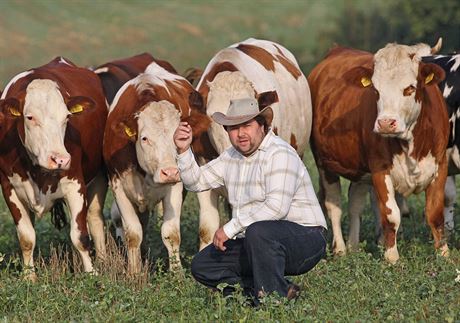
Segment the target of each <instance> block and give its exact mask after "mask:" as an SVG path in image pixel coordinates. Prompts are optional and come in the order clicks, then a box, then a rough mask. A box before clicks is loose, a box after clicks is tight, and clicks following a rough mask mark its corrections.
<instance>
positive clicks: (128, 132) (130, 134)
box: [125, 126, 136, 137]
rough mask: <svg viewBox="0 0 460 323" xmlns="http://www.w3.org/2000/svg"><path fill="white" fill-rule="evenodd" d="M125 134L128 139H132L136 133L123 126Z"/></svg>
mask: <svg viewBox="0 0 460 323" xmlns="http://www.w3.org/2000/svg"><path fill="white" fill-rule="evenodd" d="M125 133H126V134H127V135H128V137H132V136H135V135H136V132H135V131H133V130H132V129H131V128H130V127H128V126H125Z"/></svg>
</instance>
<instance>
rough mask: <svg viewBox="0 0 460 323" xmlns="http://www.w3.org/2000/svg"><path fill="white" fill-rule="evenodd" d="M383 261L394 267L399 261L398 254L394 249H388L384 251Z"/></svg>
mask: <svg viewBox="0 0 460 323" xmlns="http://www.w3.org/2000/svg"><path fill="white" fill-rule="evenodd" d="M385 260H386V261H388V262H389V263H390V264H392V265H394V264H396V263H397V262H398V260H399V253H398V249H396V247H392V248H389V249H387V250H386V251H385Z"/></svg>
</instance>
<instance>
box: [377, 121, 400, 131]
mask: <svg viewBox="0 0 460 323" xmlns="http://www.w3.org/2000/svg"><path fill="white" fill-rule="evenodd" d="M377 122H378V124H379V132H382V133H391V132H395V130H396V120H395V119H378V121H377Z"/></svg>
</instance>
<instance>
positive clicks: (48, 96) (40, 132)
mask: <svg viewBox="0 0 460 323" xmlns="http://www.w3.org/2000/svg"><path fill="white" fill-rule="evenodd" d="M92 106H94V102H93V101H92V100H91V99H89V98H85V97H73V98H69V99H67V100H65V99H64V97H63V96H62V94H61V91H60V90H59V86H58V85H57V83H56V82H54V81H51V80H47V79H36V80H33V81H32V82H30V83H29V85H28V86H27V89H26V94H25V97H24V98H23V99H17V98H7V99H5V100H4V102H3V103H2V107H1V109H2V111H3V113H4V114H5V116H6V117H8V118H11V119H16V120H18V121H20V122H18V128H19V129H18V130H19V134H20V137H21V141H22V142H23V144H24V147H25V148H26V151H27V153H28V155H29V157H30V159H31V160H32V163H33V164H35V165H39V166H40V167H42V168H44V169H47V170H68V169H69V168H70V162H71V156H70V154H69V153H68V152H67V150H66V148H65V146H64V137H65V132H66V128H67V122H68V120H69V118H70V117H71V116H72V115H73V114H79V113H82V112H83V111H84V110H86V109H88V108H90V107H92Z"/></svg>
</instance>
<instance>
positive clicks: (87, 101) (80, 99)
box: [67, 96, 96, 115]
mask: <svg viewBox="0 0 460 323" xmlns="http://www.w3.org/2000/svg"><path fill="white" fill-rule="evenodd" d="M95 105H96V104H95V103H94V101H93V99H91V98H89V97H86V96H74V97H71V98H70V99H69V100H67V109H68V110H69V112H70V113H72V114H73V115H76V114H79V113H82V112H84V111H87V110H90V109H92V108H94V106H95Z"/></svg>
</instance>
